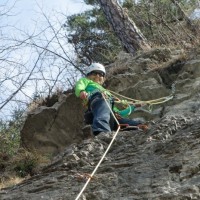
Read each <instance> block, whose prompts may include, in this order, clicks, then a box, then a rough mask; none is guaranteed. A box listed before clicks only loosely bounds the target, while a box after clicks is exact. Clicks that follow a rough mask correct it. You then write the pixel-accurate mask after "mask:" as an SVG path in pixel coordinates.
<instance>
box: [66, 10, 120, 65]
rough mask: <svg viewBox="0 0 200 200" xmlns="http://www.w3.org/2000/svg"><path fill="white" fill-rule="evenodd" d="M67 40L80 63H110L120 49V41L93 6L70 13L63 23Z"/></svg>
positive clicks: (101, 13)
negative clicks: (81, 11)
mask: <svg viewBox="0 0 200 200" xmlns="http://www.w3.org/2000/svg"><path fill="white" fill-rule="evenodd" d="M65 27H66V28H67V31H68V32H69V34H68V37H67V38H68V42H69V43H71V44H72V45H73V47H74V49H75V52H76V54H77V57H78V59H79V61H80V62H81V63H84V64H86V65H90V64H91V62H94V61H95V62H100V63H110V62H113V61H114V58H115V57H116V55H117V54H118V53H119V51H121V50H122V48H121V45H120V41H119V40H118V38H117V37H116V36H115V35H114V34H113V31H112V30H111V28H110V26H109V24H108V22H107V20H106V19H105V16H104V14H103V12H102V11H101V10H100V9H99V7H97V6H95V7H94V8H93V9H91V10H89V11H85V12H83V13H80V14H76V15H72V16H69V17H68V18H67V21H66V23H65Z"/></svg>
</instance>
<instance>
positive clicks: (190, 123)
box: [0, 112, 200, 200]
mask: <svg viewBox="0 0 200 200" xmlns="http://www.w3.org/2000/svg"><path fill="white" fill-rule="evenodd" d="M151 126H152V127H151V130H149V131H148V132H147V133H143V132H141V131H127V132H125V131H124V132H119V134H118V135H117V137H116V139H115V141H114V143H113V145H112V147H111V149H110V151H109V153H108V154H107V156H106V157H105V159H104V161H103V163H102V164H101V165H100V167H99V169H98V170H97V172H96V174H95V175H94V177H93V178H92V180H91V182H90V183H89V184H88V186H87V188H86V190H85V191H84V193H83V195H82V196H81V198H80V199H86V200H103V199H104V200H111V199H112V200H135V199H141V200H143V199H156V200H169V199H170V200H174V199H179V200H185V199H200V192H199V187H200V181H199V180H200V173H199V171H200V167H199V165H200V161H199V155H200V143H199V141H200V138H199V133H200V113H199V112H198V114H193V115H189V116H183V115H177V116H176V115H174V116H166V117H163V118H161V119H160V120H158V121H156V122H154V123H153V122H152V125H151ZM111 138H112V137H111V135H110V136H107V137H106V136H104V137H103V136H102V137H96V138H94V139H90V140H84V141H83V142H82V143H81V144H73V145H71V146H69V147H67V148H66V149H65V151H64V152H63V153H62V154H60V155H59V156H57V158H55V161H54V162H53V163H52V164H51V165H49V166H47V167H46V168H44V169H43V171H42V172H41V174H38V175H36V176H34V177H32V178H30V179H29V180H26V181H24V182H23V183H21V184H19V185H17V186H15V187H13V188H8V189H5V190H2V191H1V192H0V199H1V200H11V199H20V200H27V199H31V200H39V199H44V200H49V199H52V200H58V199H69V200H71V199H76V197H77V196H78V194H79V193H80V191H81V189H82V188H83V186H84V185H85V183H86V181H87V178H88V177H89V176H90V174H91V173H92V171H93V170H94V168H95V166H96V164H97V163H98V161H99V160H100V159H101V156H102V155H103V153H104V152H105V150H106V148H107V146H108V143H109V141H110V140H111Z"/></svg>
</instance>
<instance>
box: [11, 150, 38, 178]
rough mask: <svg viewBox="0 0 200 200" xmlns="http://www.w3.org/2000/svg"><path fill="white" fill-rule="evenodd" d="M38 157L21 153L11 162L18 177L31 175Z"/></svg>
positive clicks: (28, 153)
mask: <svg viewBox="0 0 200 200" xmlns="http://www.w3.org/2000/svg"><path fill="white" fill-rule="evenodd" d="M38 160H39V159H38V157H37V156H36V155H35V154H33V153H30V152H23V153H21V154H20V155H18V157H17V158H15V160H14V161H13V168H14V171H15V172H16V173H17V175H18V176H19V177H25V176H27V175H33V174H34V171H35V168H36V167H37V165H38Z"/></svg>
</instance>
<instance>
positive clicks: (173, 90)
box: [108, 82, 176, 105]
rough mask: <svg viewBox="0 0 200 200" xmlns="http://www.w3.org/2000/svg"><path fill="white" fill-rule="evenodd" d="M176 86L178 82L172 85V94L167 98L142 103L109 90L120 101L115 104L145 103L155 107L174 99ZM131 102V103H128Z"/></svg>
mask: <svg viewBox="0 0 200 200" xmlns="http://www.w3.org/2000/svg"><path fill="white" fill-rule="evenodd" d="M175 84H176V82H174V83H173V84H172V92H171V94H170V95H169V96H166V97H161V98H158V99H153V100H148V101H141V100H137V99H132V98H129V97H126V96H123V95H121V94H118V93H116V92H114V91H111V90H108V91H109V92H110V93H111V94H112V95H113V96H114V97H115V98H117V99H118V100H117V101H116V102H115V103H122V104H134V103H144V104H149V105H155V104H161V103H165V102H167V101H169V100H171V99H173V97H174V94H175V90H176V88H175ZM118 96H119V97H122V98H123V99H126V100H120V99H119V98H118ZM127 100H129V101H127Z"/></svg>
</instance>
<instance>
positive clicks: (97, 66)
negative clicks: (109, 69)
mask: <svg viewBox="0 0 200 200" xmlns="http://www.w3.org/2000/svg"><path fill="white" fill-rule="evenodd" d="M92 71H101V72H103V73H104V74H106V70H105V67H104V66H103V65H102V64H100V63H92V64H91V65H90V66H89V67H88V69H87V71H86V74H87V75H88V74H89V73H90V72H92Z"/></svg>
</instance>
